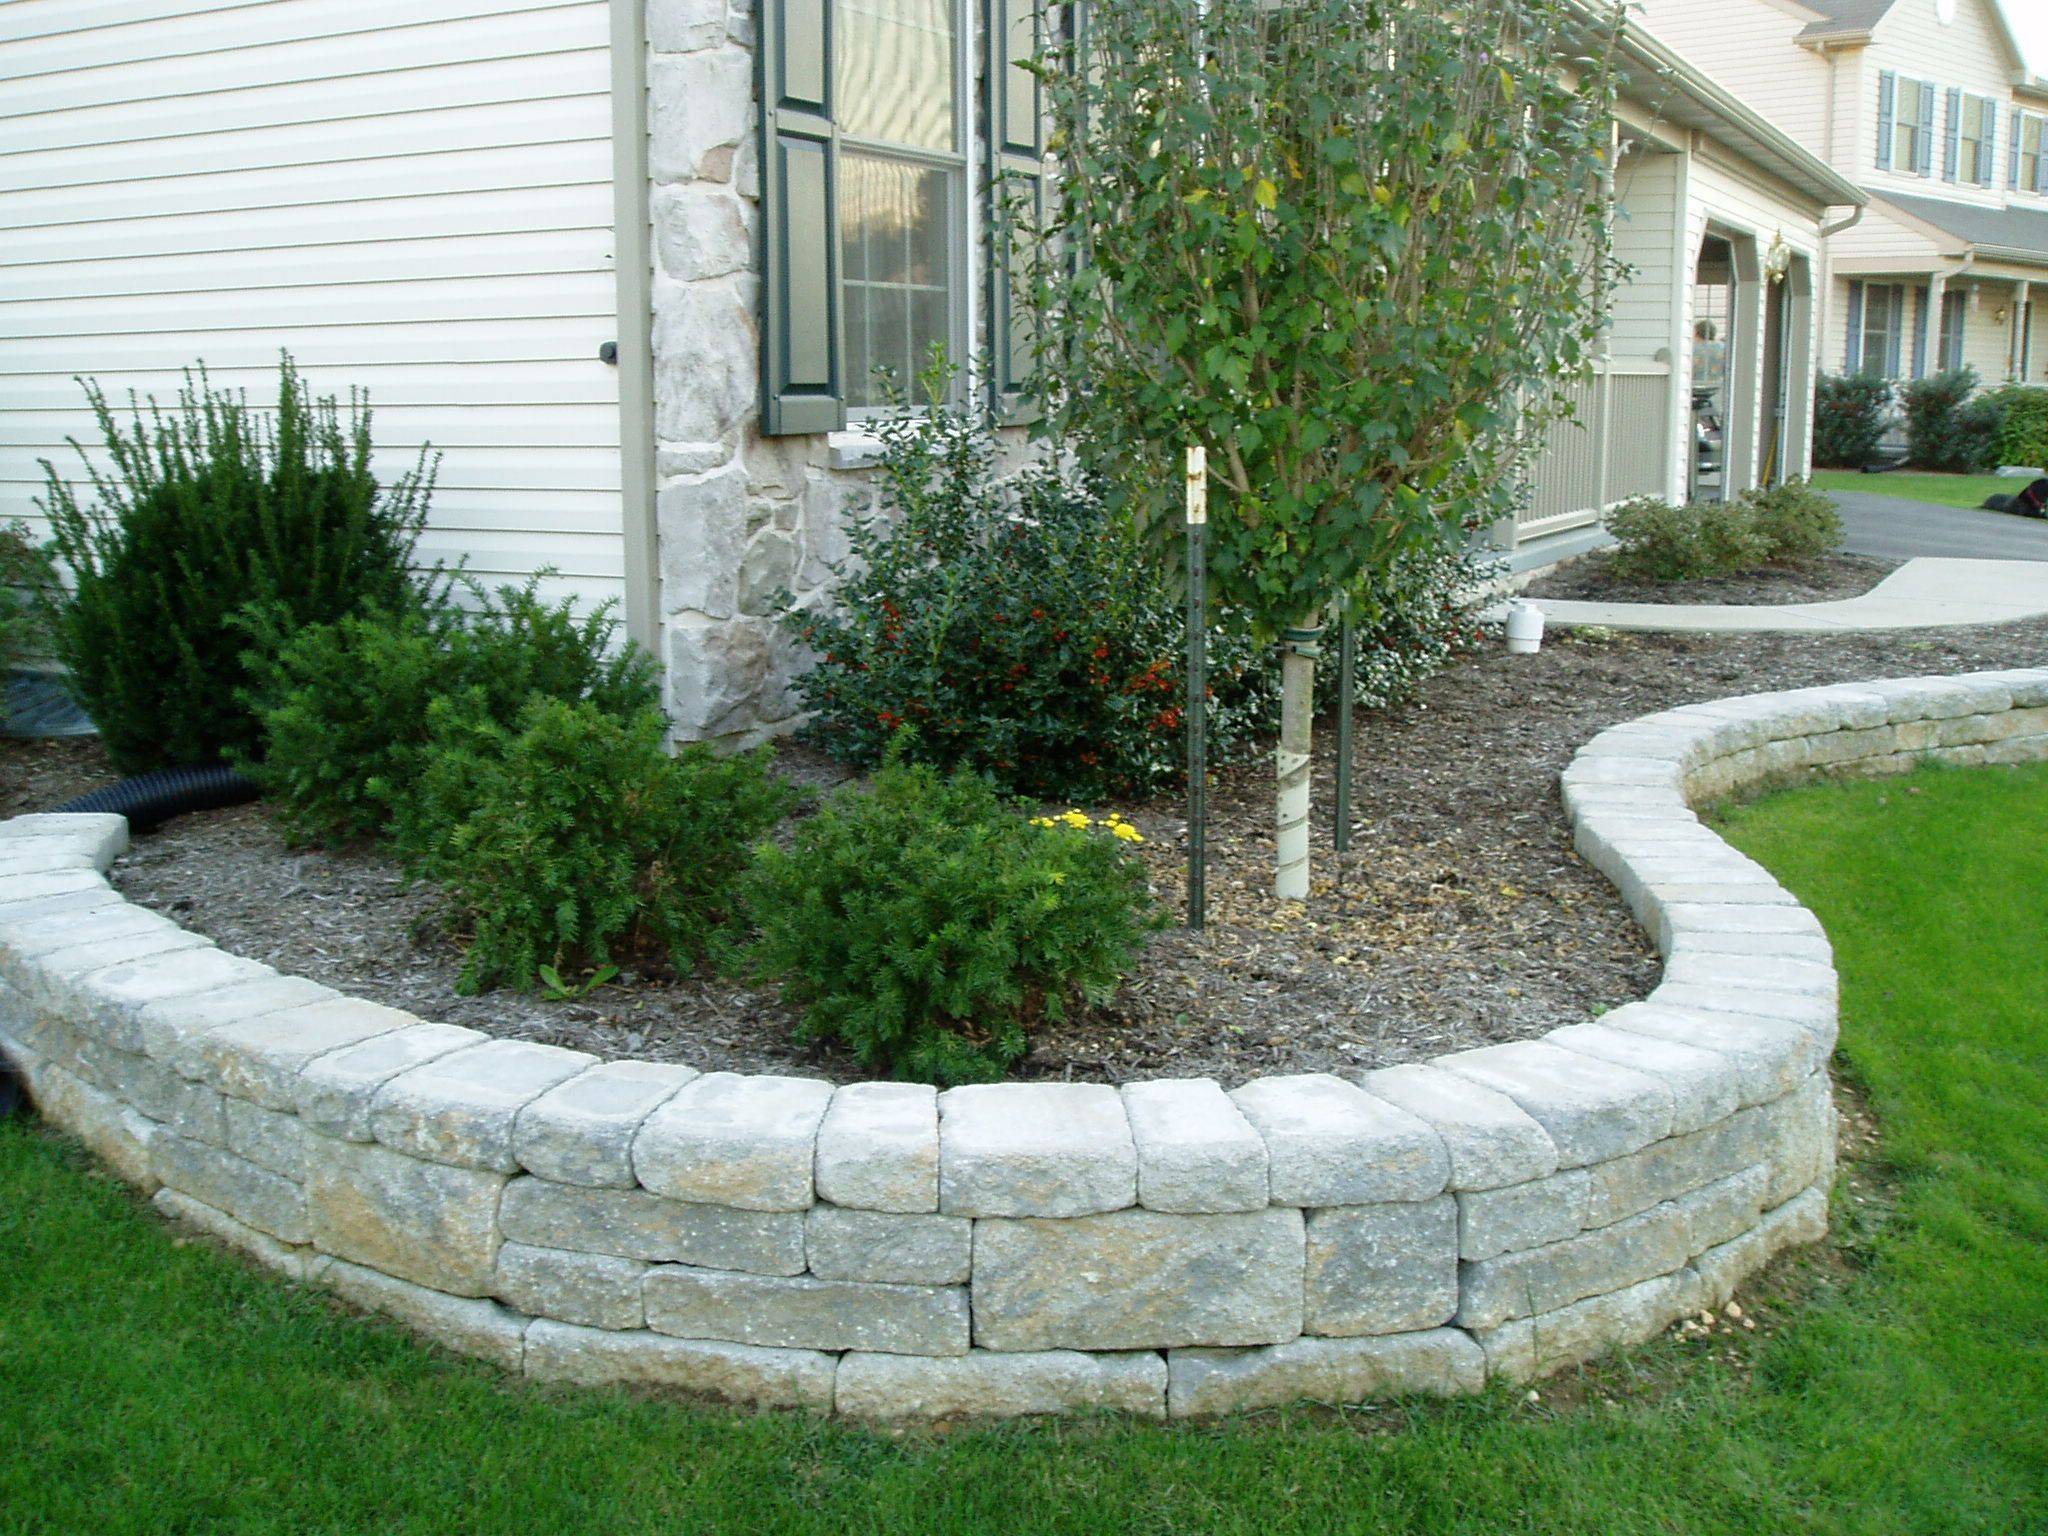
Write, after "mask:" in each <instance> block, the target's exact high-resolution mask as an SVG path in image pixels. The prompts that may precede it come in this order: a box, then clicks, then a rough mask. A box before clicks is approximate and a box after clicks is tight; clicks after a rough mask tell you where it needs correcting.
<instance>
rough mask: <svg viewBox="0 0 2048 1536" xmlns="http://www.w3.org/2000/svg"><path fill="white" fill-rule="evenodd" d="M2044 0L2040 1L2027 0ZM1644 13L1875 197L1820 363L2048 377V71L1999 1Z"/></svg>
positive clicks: (1921, 372)
mask: <svg viewBox="0 0 2048 1536" xmlns="http://www.w3.org/2000/svg"><path fill="white" fill-rule="evenodd" d="M2029 3H2038V0H2029ZM1644 10H1645V21H1646V24H1647V25H1648V26H1649V27H1650V28H1651V29H1652V30H1653V31H1654V32H1656V33H1657V35H1658V36H1660V37H1662V38H1664V39H1666V40H1667V41H1669V42H1670V43H1671V44H1672V45H1673V46H1674V47H1676V48H1679V49H1681V50H1683V51H1684V52H1685V53H1686V54H1687V56H1688V57H1690V58H1691V59H1692V60H1693V61H1694V62H1695V63H1697V64H1698V65H1699V66H1700V67H1701V68H1703V69H1705V70H1706V71H1707V72H1708V73H1710V74H1712V75H1713V76H1714V77H1715V78H1717V79H1719V80H1721V81H1722V82H1724V83H1725V84H1727V85H1728V86H1730V87H1732V88H1733V89H1735V90H1736V91H1738V92H1740V93H1741V95H1742V96H1743V98H1744V99H1745V100H1747V101H1749V102H1750V103H1751V104H1752V105H1753V106H1755V107H1756V108H1757V109H1758V110H1759V111H1761V112H1763V113H1765V114H1766V115H1768V116H1770V117H1771V118H1772V119H1773V120H1774V121H1776V122H1777V123H1778V124H1779V125H1780V126H1782V127H1783V128H1785V129H1786V130H1787V131H1788V132H1790V133H1792V134H1793V135H1794V136H1795V137H1797V138H1798V139H1799V141H1800V142H1801V143H1803V144H1806V145H1808V146H1809V147H1811V148H1813V149H1814V150H1816V151H1817V152H1820V153H1823V154H1825V155H1826V156H1827V158H1828V160H1829V162H1830V163H1831V164H1832V165H1833V166H1834V168H1835V169H1836V170H1837V171H1839V172H1841V173H1842V174H1843V175H1845V176H1847V177H1849V178H1850V179H1851V180H1854V181H1855V182H1857V183H1858V184H1859V185H1861V186H1862V187H1863V188H1864V189H1865V190H1866V191H1867V192H1868V193H1869V195H1870V207H1869V210H1868V212H1867V214H1866V216H1865V217H1864V218H1863V220H1862V221H1861V222H1860V223H1858V224H1857V225H1855V226H1854V227H1853V228H1850V229H1847V230H1844V231H1843V232H1842V233H1841V234H1839V235H1837V236H1836V237H1834V238H1833V239H1832V240H1831V241H1830V242H1829V247H1828V267H1829V272H1830V280H1829V283H1828V286H1827V298H1826V306H1825V315H1824V319H1823V325H1824V337H1825V339H1824V356H1825V363H1824V367H1825V370H1826V371H1829V372H1850V373H1858V372H1867V373H1877V374H1882V375H1883V376H1884V377H1886V378H1891V379H1915V378H1921V377H1924V376H1925V375H1927V374H1929V373H1935V372H1939V371H1941V370H1943V369H1947V368H1957V367H1961V366H1963V365H1964V364H1968V365H1969V366H1971V367H1973V368H1975V369H1976V370H1977V372H1978V373H1979V374H1981V375H1982V376H1983V377H1984V378H1985V379H1986V380H1987V381H1990V382H1993V383H1997V382H2002V381H2008V380H2024V381H2026V382H2030V383H2042V382H2048V334H2042V333H2043V332H2044V330H2048V304H2044V303H2043V300H2044V299H2048V292H2044V287H2048V80H2043V79H2040V78H2038V77H2036V76H2034V75H2032V74H2030V73H2029V71H2028V69H2027V67H2026V63H2025V60H2024V58H2023V56H2022V54H2021V51H2020V47H2019V44H2018V41H2017V39H2016V38H2015V37H2014V36H2013V33H2012V29H2011V27H2010V26H2009V25H2008V24H2007V22H2006V18H2005V15H2004V13H2003V12H2002V11H2001V10H2000V8H1999V5H1998V3H1997V0H1646V3H1645V5H1644Z"/></svg>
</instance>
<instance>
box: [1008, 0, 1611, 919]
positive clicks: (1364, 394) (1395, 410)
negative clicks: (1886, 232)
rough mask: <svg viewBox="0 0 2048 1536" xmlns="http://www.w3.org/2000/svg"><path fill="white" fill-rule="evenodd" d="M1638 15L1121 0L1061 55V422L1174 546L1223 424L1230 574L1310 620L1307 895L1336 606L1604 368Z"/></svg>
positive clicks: (1044, 371)
mask: <svg viewBox="0 0 2048 1536" xmlns="http://www.w3.org/2000/svg"><path fill="white" fill-rule="evenodd" d="M1602 3H1604V0H1602ZM1620 25H1621V22H1620V18H1619V15H1618V11H1617V12H1614V13H1609V12H1606V11H1604V10H1602V9H1600V8H1599V7H1598V6H1596V5H1595V4H1593V3H1591V0H1585V3H1582V0H1429V3H1426V4H1418V3H1413V0H1282V3H1278V4H1275V3H1273V0H1206V3H1203V4H1197V3H1196V0H1116V3H1114V4H1099V5H1096V6H1093V7H1091V8H1090V10H1089V12H1088V18H1087V24H1086V27H1085V28H1084V29H1081V30H1080V31H1079V33H1078V36H1077V37H1075V38H1073V39H1071V40H1070V41H1069V42H1068V43H1067V45H1066V46H1065V47H1064V48H1062V49H1055V50H1052V51H1051V52H1050V53H1049V54H1048V55H1047V56H1046V58H1045V59H1044V60H1043V62H1042V64H1041V67H1040V74H1041V77H1042V79H1043V81H1044V83H1045V89H1046V91H1047V93H1048V99H1049V102H1050V106H1051V111H1052V115H1053V121H1054V124H1055V132H1054V134H1053V138H1052V150H1053V154H1054V156H1055V158H1056V161H1057V171H1056V186H1055V187H1054V188H1053V195H1052V196H1051V197H1050V198H1049V199H1048V206H1049V207H1050V208H1051V210H1052V211H1051V212H1050V213H1049V214H1048V215H1047V216H1046V218H1044V219H1043V220H1041V221H1040V222H1039V224H1038V226H1037V232H1038V234H1039V235H1040V237H1041V238H1040V240H1039V241H1038V242H1037V243H1036V244H1035V246H1034V256H1035V259H1034V260H1033V261H1032V262H1031V263H1030V265H1031V266H1032V268H1033V269H1034V272H1035V277H1034V281H1033V290H1034V298H1035V302H1036V304H1037V306H1038V309H1039V321H1038V323H1039V330H1038V338H1039V340H1038V345H1039V347H1040V349H1041V354H1042V355H1041V358H1040V366H1039V369H1038V376H1039V378H1040V379H1041V380H1045V381H1050V387H1048V388H1047V390H1046V394H1047V407H1048V414H1047V420H1048V422H1049V424H1050V426H1051V428H1052V430H1054V431H1056V432H1058V433H1060V434H1061V435H1062V436H1066V437H1068V438H1069V439H1070V440H1071V441H1072V442H1073V443H1074V444H1075V445H1076V447H1077V450H1078V451H1079V452H1081V453H1082V454H1083V455H1085V456H1087V457H1089V458H1090V459H1092V460H1093V467H1094V468H1095V469H1096V470H1097V471H1098V472H1099V473H1100V474H1101V476H1102V479H1103V482H1104V483H1105V484H1106V485H1107V486H1108V487H1110V490H1111V494H1112V497H1113V500H1114V502H1115V503H1116V505H1117V506H1118V507H1119V508H1120V509H1121V510H1123V511H1125V512H1127V513H1128V514H1130V515H1132V516H1134V517H1135V518H1136V519H1137V520H1138V522H1139V523H1140V524H1141V525H1142V526H1144V527H1145V528H1147V529H1148V530H1149V531H1150V532H1151V533H1152V535H1153V536H1154V538H1155V541H1156V547H1157V548H1158V549H1159V550H1160V552H1161V554H1162V555H1163V556H1164V557H1165V558H1167V559H1168V560H1169V561H1171V562H1173V563H1174V564H1175V565H1176V566H1177V564H1178V561H1179V558H1180V539H1181V536H1182V527H1181V521H1180V519H1179V517H1178V516H1177V515H1176V514H1177V511H1178V496H1179V478H1178V476H1176V475H1175V474H1174V473H1172V472H1171V466H1175V465H1177V464H1178V463H1179V461H1180V455H1181V451H1182V449H1183V448H1185V447H1186V446H1187V445H1190V444H1196V443H1199V444H1203V445H1205V446H1207V448H1208V450H1209V465H1210V474H1211V478H1212V481H1213V482H1214V483H1213V484H1212V487H1211V489H1212V493H1213V496H1212V499H1213V500H1214V501H1215V504H1216V505H1215V508H1214V510H1213V513H1212V519H1211V523H1210V529H1209V545H1210V556H1209V558H1210V569H1211V573H1212V582H1213V585H1214V591H1215V594H1216V597H1217V600H1218V602H1219V603H1221V604H1227V605H1229V606H1231V607H1233V608H1235V609H1237V610H1239V611H1241V612H1243V613H1245V614H1247V615H1249V616H1250V618H1251V619H1252V621H1253V622H1254V623H1255V624H1256V625H1257V626H1258V628H1259V632H1260V634H1261V637H1262V638H1265V639H1270V640H1277V641H1279V642H1281V664H1282V671H1283V679H1284V684H1283V686H1284V705H1283V711H1282V724H1281V733H1280V743H1279V752H1278V772H1279V804H1278V814H1279V824H1278V836H1279V860H1278V864H1279V867H1278V875H1277V889H1278V891H1279V894H1280V895H1282V896H1286V897H1302V896H1306V895H1307V893H1308V760H1309V744H1310V713H1311V695H1312V685H1313V682H1314V658H1315V643H1316V637H1317V635H1318V632H1319V631H1320V629H1321V626H1322V620H1323V615H1324V614H1326V613H1327V612H1329V611H1330V610H1331V609H1332V607H1333V605H1334V604H1336V603H1339V602H1341V601H1343V600H1345V599H1346V598H1347V597H1348V596H1350V595H1351V594H1353V593H1354V592H1359V591H1362V590H1363V589H1364V588H1366V587H1367V586H1369V578H1370V576H1371V575H1372V574H1373V573H1375V572H1380V571H1384V570H1385V569H1386V567H1387V566H1388V564H1389V563H1390V562H1392V561H1393V560H1394V559H1395V558H1396V557H1397V556H1398V555H1399V554H1400V553H1401V552H1403V551H1404V550H1407V549H1410V548H1412V547H1414V546H1415V545H1416V544H1417V543H1418V542H1420V541H1425V540H1430V539H1442V538H1447V537H1455V536H1457V530H1458V529H1459V526H1460V523H1461V521H1464V520H1467V519H1469V516H1470V514H1471V513H1472V512H1473V510H1474V507H1475V503H1479V502H1493V503H1497V504H1498V505H1499V506H1500V507H1501V508H1503V509H1505V507H1506V506H1507V505H1509V504H1510V503H1511V501H1512V498H1513V496H1514V495H1515V494H1516V479H1517V476H1516V471H1517V469H1518V467H1519V466H1520V464H1521V463H1522V462H1523V461H1524V460H1525V458H1526V455H1527V453H1528V450H1529V446H1530V444H1531V443H1532V442H1533V441H1534V440H1535V439H1536V438H1537V437H1538V436H1539V435H1540V433H1541V430H1542V429H1543V427H1545V426H1546V425H1547V424H1548V423H1549V422H1550V421H1551V420H1553V419H1555V417H1556V416H1557V415H1558V414H1559V413H1560V412H1561V410H1562V407H1561V406H1560V405H1559V404H1558V403H1557V402H1558V400H1559V399H1560V392H1559V391H1558V390H1557V388H1556V386H1557V385H1558V384H1560V383H1562V382H1565V381H1568V380H1571V379H1574V378H1576V377H1579V376H1582V375H1583V374H1584V373H1585V372H1586V371H1587V370H1588V369H1589V368H1590V367H1591V361H1592V358H1593V355H1594V348H1595V345H1596V342H1597V339H1598V337H1599V334H1600V331H1601V327H1602V323H1603V319H1604V313H1605V308H1606V297H1607V293H1608V291H1609V288H1610V287H1611V281H1612V271H1613V262H1612V257H1611V253H1610V247H1609V240H1608V227H1607V204H1608V195H1607V186H1608V173H1609V166H1610V157H1611V153H1612V146H1613V92H1612V78H1611V73H1610V69H1609V56H1610V53H1611V49H1612V46H1613V42H1614V38H1615V35H1616V33H1617V30H1618V28H1619V27H1620ZM1063 381H1064V382H1063Z"/></svg>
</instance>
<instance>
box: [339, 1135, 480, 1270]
mask: <svg viewBox="0 0 2048 1536" xmlns="http://www.w3.org/2000/svg"><path fill="white" fill-rule="evenodd" d="M306 1173H307V1177H306V1197H307V1202H308V1205H309V1207H310V1210H311V1213H312V1219H313V1240H314V1242H315V1244H317V1245H318V1247H319V1248H320V1249H321V1251H322V1252H324V1253H329V1254H333V1255H334V1256H335V1257H337V1258H343V1259H348V1260H350V1261H352V1262H354V1263H357V1264H361V1265H365V1266H367V1267H369V1268H371V1269H376V1270H381V1271H383V1272H384V1273H385V1274H387V1275H395V1276H397V1277H398V1278H399V1279H402V1280H410V1281H413V1282H414V1283H415V1284H418V1285H423V1286H427V1287H429V1288H430V1289H432V1290H436V1291H447V1292H449V1293H451V1294H453V1295H457V1296H487V1295H489V1294H490V1293H491V1290H492V1288H493V1286H494V1284H495V1282H496V1275H497V1261H498V1198H499V1196H500V1194H502V1193H503V1191H504V1188H505V1182H506V1180H505V1175H504V1174H502V1173H490V1172H485V1171H482V1170H479V1169H474V1168H454V1167H450V1166H448V1165H447V1164H444V1163H428V1162H422V1161H420V1160H419V1159H418V1158H413V1157H407V1156H406V1155H405V1154H403V1153H401V1152H393V1151H391V1150H390V1149H389V1148H387V1147H380V1146H377V1145H376V1144H375V1143H369V1142H356V1141H337V1140H334V1139H333V1138H331V1137H324V1136H323V1137H318V1138H316V1139H315V1140H314V1142H313V1145H312V1146H311V1148H310V1149H309V1151H308V1155H307V1166H306Z"/></svg>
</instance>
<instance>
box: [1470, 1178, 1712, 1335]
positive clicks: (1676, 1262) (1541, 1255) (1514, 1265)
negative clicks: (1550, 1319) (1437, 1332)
mask: <svg viewBox="0 0 2048 1536" xmlns="http://www.w3.org/2000/svg"><path fill="white" fill-rule="evenodd" d="M1689 1237H1690V1228H1689V1224H1688V1222H1687V1219H1686V1214H1685V1212H1684V1211H1683V1210H1681V1209H1680V1208H1679V1207H1678V1206H1676V1205H1671V1204H1666V1205H1660V1206H1656V1207H1653V1208H1652V1209H1650V1210H1648V1211H1645V1212H1644V1213H1643V1214H1642V1215H1640V1216H1632V1217H1630V1218H1629V1219H1628V1220H1627V1221H1621V1222H1616V1223H1615V1224H1614V1225H1613V1226H1611V1227H1602V1228H1600V1229H1598V1230H1597V1231H1592V1232H1583V1233H1581V1234H1580V1235H1579V1236H1577V1237H1572V1238H1566V1239H1565V1240H1564V1241H1563V1242H1561V1243H1550V1244H1548V1245H1546V1246H1545V1247H1542V1248H1530V1249H1525V1250H1523V1251H1522V1252H1520V1253H1509V1254H1503V1255H1502V1256H1501V1257H1499V1258H1497V1259H1483V1260H1480V1261H1478V1262H1476V1263H1467V1264H1466V1265H1465V1267H1464V1273H1463V1278H1462V1282H1461V1290H1460V1295H1459V1301H1458V1324H1459V1326H1460V1327H1462V1328H1467V1329H1471V1330H1475V1331H1476V1330H1484V1329H1489V1328H1494V1327H1498V1326H1499V1325H1500V1324H1501V1323H1504V1322H1507V1321H1508V1320H1510V1319H1511V1318H1518V1317H1532V1316H1537V1315H1540V1314H1542V1313H1545V1312H1553V1311H1556V1310H1557V1309H1558V1308H1559V1307H1565V1306H1569V1305H1571V1303H1573V1302H1575V1301H1580V1300H1583V1299H1584V1298H1585V1297H1588V1296H1599V1295H1604V1294H1605V1293H1607V1292H1609V1291H1618V1290H1622V1289H1623V1288H1625V1287H1627V1286H1631V1285H1634V1284H1636V1283H1637V1282H1638V1281H1641V1280H1647V1279H1649V1278H1651V1277H1652V1276H1654V1275H1663V1274H1668V1273H1670V1272H1671V1271H1672V1270H1674V1269H1677V1268H1679V1267H1680V1266H1682V1265H1683V1264H1684V1263H1685V1261H1686V1260H1687V1259H1688V1258H1690V1257H1691V1253H1690V1252H1689V1251H1688V1247H1687V1243H1688V1239H1689Z"/></svg>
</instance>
